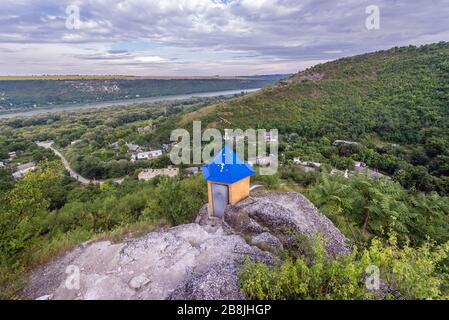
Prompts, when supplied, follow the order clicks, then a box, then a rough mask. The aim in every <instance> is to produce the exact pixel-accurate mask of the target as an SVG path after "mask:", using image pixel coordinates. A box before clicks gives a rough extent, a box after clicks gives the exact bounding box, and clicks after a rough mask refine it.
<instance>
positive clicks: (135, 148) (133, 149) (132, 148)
mask: <svg viewBox="0 0 449 320" xmlns="http://www.w3.org/2000/svg"><path fill="white" fill-rule="evenodd" d="M126 147H127V148H128V150H129V151H131V152H141V151H142V147H141V146H139V145H137V144H132V143H126Z"/></svg>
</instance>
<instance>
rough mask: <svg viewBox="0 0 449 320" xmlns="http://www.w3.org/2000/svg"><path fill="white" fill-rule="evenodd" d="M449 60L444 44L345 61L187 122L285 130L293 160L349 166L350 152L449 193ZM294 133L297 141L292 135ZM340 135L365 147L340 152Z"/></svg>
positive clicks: (400, 177) (407, 180) (419, 185)
mask: <svg viewBox="0 0 449 320" xmlns="http://www.w3.org/2000/svg"><path fill="white" fill-rule="evenodd" d="M448 61H449V43H444V42H443V43H438V44H432V45H426V46H422V47H413V46H410V47H404V48H393V49H391V50H387V51H381V52H375V53H369V54H364V55H360V56H356V57H351V58H345V59H340V60H337V61H333V62H329V63H325V64H321V65H317V66H315V67H312V68H310V69H308V70H306V71H304V72H300V73H298V74H297V75H294V76H293V77H291V78H288V79H285V80H282V81H281V82H280V83H278V84H276V85H274V86H270V87H268V88H265V89H264V90H262V92H258V93H255V94H251V95H248V96H245V97H241V98H238V99H233V100H230V101H228V102H226V103H224V104H220V105H216V106H212V107H208V108H206V109H203V110H198V111H194V112H191V113H189V114H186V115H185V116H183V119H182V120H181V124H184V125H186V126H187V125H189V123H190V122H191V121H192V120H202V121H203V126H205V125H206V124H208V125H209V126H214V127H218V128H225V127H229V126H230V125H229V124H232V127H235V128H241V129H246V128H265V129H270V128H278V129H279V130H280V134H281V135H283V136H284V142H288V143H289V144H291V149H290V150H287V154H286V159H292V158H293V156H301V157H302V158H305V159H304V160H314V161H320V160H325V159H327V160H329V161H333V162H335V165H336V166H337V167H340V168H345V167H346V166H347V165H348V163H347V162H345V161H344V159H342V158H345V157H349V156H351V157H353V158H355V159H357V160H361V161H364V162H366V163H367V164H368V165H369V166H371V167H373V168H378V169H379V170H381V171H383V172H385V173H388V174H390V175H392V176H393V178H394V180H396V181H398V182H400V183H401V184H402V185H403V186H404V187H406V188H411V189H417V190H420V191H425V192H429V191H437V192H439V193H441V194H448V193H449V178H448V176H449V171H448V169H449V121H448V119H449V108H448V105H449V94H448V93H449V62H448ZM223 119H224V120H225V121H224V120H223ZM293 134H294V135H295V136H296V139H294V140H295V141H288V136H289V135H293ZM337 139H344V140H352V141H357V142H360V143H361V144H362V145H361V147H362V150H345V149H344V147H341V148H338V149H339V150H338V153H336V152H335V151H334V150H336V148H332V142H333V141H334V140H337ZM354 151H355V152H354Z"/></svg>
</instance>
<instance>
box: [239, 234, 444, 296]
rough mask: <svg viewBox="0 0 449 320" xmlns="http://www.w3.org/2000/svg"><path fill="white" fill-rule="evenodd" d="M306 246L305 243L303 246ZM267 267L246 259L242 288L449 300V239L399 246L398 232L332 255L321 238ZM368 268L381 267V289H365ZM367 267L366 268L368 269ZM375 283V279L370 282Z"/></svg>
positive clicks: (262, 292)
mask: <svg viewBox="0 0 449 320" xmlns="http://www.w3.org/2000/svg"><path fill="white" fill-rule="evenodd" d="M301 245H302V246H304V242H303V243H302V244H301ZM282 254H283V255H284V257H283V261H282V262H281V263H280V264H279V265H276V266H272V267H269V266H267V265H265V264H263V263H255V262H251V261H249V260H248V261H246V264H245V268H244V270H243V272H242V273H241V275H240V280H241V286H242V290H243V292H245V294H246V295H247V296H248V297H249V298H252V299H320V300H321V299H332V300H334V299H335V300H338V299H349V300H350V299H447V298H449V288H448V285H447V284H448V282H447V281H448V279H449V273H448V270H447V266H446V265H445V260H446V261H447V258H448V256H449V243H448V244H446V245H444V246H435V245H432V244H425V245H423V246H421V247H418V248H413V247H410V246H408V245H406V246H403V247H399V246H398V244H397V241H396V239H395V237H394V236H391V237H390V238H389V240H388V241H382V240H379V239H374V240H372V242H371V243H370V245H367V246H366V247H365V248H363V249H361V250H359V251H358V250H357V249H354V251H353V252H352V253H351V254H350V255H348V256H343V257H338V258H337V259H329V258H328V257H327V255H326V251H325V248H324V244H323V241H321V240H319V239H318V240H315V241H314V242H313V241H312V242H311V243H310V244H309V247H308V253H307V254H306V255H298V254H297V252H291V251H290V252H288V251H286V252H283V253H282ZM370 266H376V267H377V268H379V269H378V270H379V275H380V279H381V280H382V282H381V283H379V289H380V290H371V291H370V290H367V288H366V282H365V281H366V280H369V279H368V278H367V277H369V276H372V272H373V271H370V269H367V268H369V267H370ZM367 270H368V272H367ZM369 283H372V282H369Z"/></svg>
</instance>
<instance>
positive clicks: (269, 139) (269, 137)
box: [265, 131, 278, 142]
mask: <svg viewBox="0 0 449 320" xmlns="http://www.w3.org/2000/svg"><path fill="white" fill-rule="evenodd" d="M265 141H266V142H276V141H278V137H277V135H275V134H273V133H272V132H271V131H268V132H265Z"/></svg>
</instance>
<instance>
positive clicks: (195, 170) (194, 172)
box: [185, 167, 200, 174]
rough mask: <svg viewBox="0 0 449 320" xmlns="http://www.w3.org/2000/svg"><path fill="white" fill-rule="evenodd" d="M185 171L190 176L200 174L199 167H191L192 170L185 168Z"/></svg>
mask: <svg viewBox="0 0 449 320" xmlns="http://www.w3.org/2000/svg"><path fill="white" fill-rule="evenodd" d="M185 171H186V172H187V173H188V174H198V173H199V172H200V171H199V169H198V167H190V168H185Z"/></svg>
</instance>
